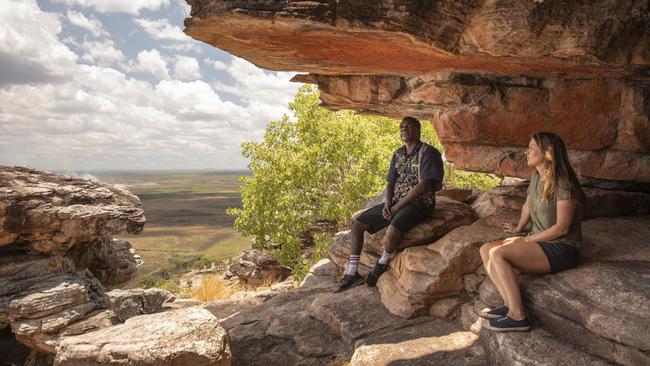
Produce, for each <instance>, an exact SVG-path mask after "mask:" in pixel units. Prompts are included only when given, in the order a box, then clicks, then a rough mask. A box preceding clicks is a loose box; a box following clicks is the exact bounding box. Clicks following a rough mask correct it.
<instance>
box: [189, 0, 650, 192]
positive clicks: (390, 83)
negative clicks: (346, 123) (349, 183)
mask: <svg viewBox="0 0 650 366" xmlns="http://www.w3.org/2000/svg"><path fill="white" fill-rule="evenodd" d="M189 2H190V4H191V5H192V12H191V18H189V19H187V20H186V23H185V24H186V29H185V32H186V33H187V34H188V35H190V36H192V37H194V38H196V39H198V40H202V41H204V42H207V43H209V44H212V45H214V46H216V47H219V48H221V49H224V50H226V51H228V52H230V53H232V54H234V55H236V56H239V57H242V58H245V59H246V60H248V61H250V62H252V63H254V64H256V65H258V66H260V67H264V68H268V69H272V70H287V71H303V72H307V73H308V74H306V75H297V76H296V77H295V78H294V80H296V81H301V82H308V83H315V84H318V86H319V88H320V90H321V99H322V102H323V105H324V106H326V107H328V108H331V109H353V110H357V111H359V112H361V113H372V114H381V115H386V116H392V117H403V116H405V115H414V116H416V117H420V118H424V119H428V120H430V121H431V122H432V123H433V125H434V127H435V128H436V130H437V131H438V133H439V136H440V139H441V142H442V143H443V145H444V147H445V149H446V151H445V155H446V157H447V158H448V159H449V160H451V161H453V162H454V163H455V164H456V166H457V167H458V168H460V169H465V170H474V171H482V172H492V173H496V174H498V175H507V176H518V177H523V178H528V177H529V176H530V173H531V170H530V169H529V168H527V167H526V164H525V160H524V159H523V148H525V146H526V145H527V144H528V141H529V139H530V134H531V133H533V132H536V131H540V130H550V131H553V132H556V133H558V134H560V135H561V136H562V137H563V138H564V139H565V141H566V143H567V146H568V148H569V149H570V150H571V151H570V159H571V160H572V163H573V164H574V167H575V168H576V170H577V171H578V173H579V174H580V175H581V176H582V178H583V180H584V182H585V183H589V184H592V185H600V186H604V185H612V184H615V185H618V186H619V187H620V186H622V185H627V186H628V187H630V186H634V187H635V189H637V190H638V189H642V190H646V191H647V190H648V189H649V188H648V185H647V184H645V183H648V182H650V155H649V152H650V145H649V144H648V141H650V119H649V118H650V117H649V116H650V89H649V85H650V72H649V70H650V4H649V3H648V2H646V1H626V0H598V1H588V2H584V1H577V0H572V1H550V0H549V1H543V0H540V1H537V0H536V1H533V0H523V1H520V0H499V1H455V0H441V1H410V0H407V1H367V0H366V1H364V0H339V1H330V0H319V1H234V0H232V1H227V0H192V1H189ZM611 181H615V182H618V183H615V182H611ZM639 182H641V183H644V184H638V183H639Z"/></svg>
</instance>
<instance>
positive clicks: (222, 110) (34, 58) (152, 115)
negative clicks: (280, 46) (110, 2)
mask: <svg viewBox="0 0 650 366" xmlns="http://www.w3.org/2000/svg"><path fill="white" fill-rule="evenodd" d="M74 3H75V4H77V3H78V4H81V2H80V1H75V2H74ZM86 4H90V2H87V3H86ZM0 6H2V9H3V12H1V13H0V21H2V22H3V25H4V26H3V27H2V28H1V29H0V63H1V65H0V70H2V71H1V72H2V73H3V78H1V79H0V81H1V82H2V84H0V164H3V165H4V164H7V165H14V164H21V165H30V166H33V167H35V168H39V169H57V170H58V169H68V170H79V169H146V168H151V169H165V168H167V169H173V168H207V167H213V168H243V167H245V164H246V161H245V159H244V158H243V157H242V156H241V151H240V144H241V143H242V142H244V141H250V140H259V139H260V138H261V137H262V134H263V129H264V126H265V125H266V123H268V122H269V121H271V120H274V119H278V118H280V117H281V116H282V114H284V113H287V112H288V110H287V107H286V102H287V101H288V98H290V97H291V95H293V93H295V89H297V87H298V86H299V85H298V84H295V83H289V82H288V81H287V80H288V77H290V74H287V73H270V72H265V71H263V70H259V69H257V68H255V67H251V65H250V64H248V63H245V62H244V61H242V60H238V59H233V60H232V61H230V62H227V63H223V62H222V63H221V64H218V63H216V62H214V61H206V62H205V65H203V66H207V65H211V66H212V67H214V68H219V67H221V68H222V70H223V71H224V72H226V73H229V74H230V75H232V76H233V77H234V78H241V80H237V81H236V82H235V84H234V85H227V84H223V83H219V82H214V83H212V82H211V83H212V85H211V84H209V83H206V82H204V81H202V80H193V79H198V78H201V77H204V78H206V79H210V78H211V76H212V75H214V74H215V73H216V72H215V71H214V70H211V68H208V67H205V68H204V70H203V71H204V75H201V74H200V67H199V63H198V62H197V60H196V59H195V58H191V57H175V56H167V57H166V56H165V55H164V54H161V52H164V51H159V50H158V49H160V47H161V45H160V44H155V43H154V44H152V45H151V46H150V47H151V48H152V49H149V50H145V51H142V52H140V53H139V54H138V55H137V57H136V58H135V59H134V60H129V61H127V60H125V59H126V56H125V55H124V54H123V53H122V51H121V50H119V49H118V48H117V47H116V46H115V45H114V44H113V42H112V41H111V40H103V41H97V40H94V39H93V38H90V40H89V39H88V38H89V37H88V38H86V39H84V41H81V40H80V38H79V37H76V36H75V34H70V32H69V28H68V27H66V29H65V30H64V31H63V33H61V31H62V28H61V21H65V19H70V16H67V17H61V16H57V15H56V14H52V13H46V12H43V11H41V10H40V9H39V8H38V6H37V5H36V3H35V2H34V1H33V0H32V1H30V0H24V1H22V0H21V1H11V0H0ZM64 12H65V13H66V14H65V15H68V14H67V12H66V11H64ZM70 15H72V14H70ZM73 17H74V15H73ZM86 19H89V20H92V19H94V18H93V17H92V16H89V15H88V13H86ZM102 19H103V18H102ZM100 24H101V23H100ZM104 25H105V27H106V28H105V29H106V30H111V25H112V23H111V22H109V21H105V24H104ZM86 29H87V28H86ZM76 30H77V29H75V31H76ZM63 40H65V41H63ZM166 41H170V40H168V39H167V40H166ZM127 42H128V39H127ZM175 42H179V43H185V41H175ZM68 45H70V47H71V48H72V50H75V51H77V52H80V54H81V55H82V56H81V58H79V57H78V56H77V55H76V54H75V53H74V52H72V51H71V49H70V48H68ZM120 45H121V44H120ZM126 46H127V47H131V46H132V45H128V44H127V45H126ZM136 46H137V45H136ZM156 48H158V49H156ZM124 49H125V50H126V49H127V48H124ZM215 52H216V51H215ZM80 60H81V61H83V63H81V62H79V61H80ZM86 62H88V63H92V65H87V64H85V63H86ZM125 64H126V65H128V69H129V71H141V72H145V73H147V74H151V75H153V78H155V80H154V81H153V82H150V81H146V80H140V79H139V77H140V76H142V75H139V74H126V73H125V72H124V70H122V69H120V68H123V67H124V65H125ZM6 65H14V68H13V69H12V68H6V67H5V66H6ZM24 65H26V66H24ZM170 66H172V70H171V72H172V73H173V74H174V76H175V77H179V78H180V77H183V78H185V79H188V80H175V79H171V78H170ZM20 67H22V69H21V68H20ZM39 68H40V69H39ZM6 70H10V71H9V72H7V71H6ZM15 70H19V71H20V70H22V71H23V74H22V75H24V77H23V78H22V79H21V78H16V77H14V78H13V79H9V78H5V73H8V74H12V75H13V74H14V72H15ZM35 70H36V71H38V70H41V71H42V73H41V74H42V75H41V74H38V75H40V76H39V77H38V78H35V77H34V74H35V73H36V72H35ZM210 72H212V75H211V74H210ZM220 74H221V73H220ZM27 76H29V77H27ZM54 79H55V80H54ZM146 79H147V80H151V77H147V78H146ZM37 83H38V85H36V84H37ZM274 83H280V84H285V85H274ZM269 85H272V86H269ZM217 87H219V88H217ZM267 87H268V88H269V89H268V90H266V91H264V90H254V89H255V88H267ZM222 91H228V92H229V93H232V94H234V95H235V96H237V97H238V100H236V103H235V102H232V101H231V99H228V98H230V97H231V96H230V95H227V96H226V97H227V98H226V97H224V95H225V93H223V92H222ZM265 93H266V94H270V95H266V96H264V94H265Z"/></svg>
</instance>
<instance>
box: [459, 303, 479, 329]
mask: <svg viewBox="0 0 650 366" xmlns="http://www.w3.org/2000/svg"><path fill="white" fill-rule="evenodd" d="M481 319H482V318H480V317H479V316H478V313H477V312H476V306H475V304H474V303H473V302H471V301H470V302H467V303H464V304H463V305H462V306H461V307H460V324H461V325H462V326H463V329H465V330H469V331H471V332H473V333H479V331H480V328H481Z"/></svg>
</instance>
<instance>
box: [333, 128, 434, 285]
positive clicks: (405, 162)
mask: <svg viewBox="0 0 650 366" xmlns="http://www.w3.org/2000/svg"><path fill="white" fill-rule="evenodd" d="M420 128H421V124H420V121H418V120H417V119H416V118H414V117H405V118H404V119H403V120H402V122H401V123H400V125H399V129H400V137H401V139H402V141H404V146H402V147H400V148H399V149H397V150H395V152H394V153H393V158H392V160H391V162H390V168H389V169H388V176H387V178H386V189H385V190H384V203H380V204H378V205H376V206H373V207H371V208H369V209H367V210H365V211H363V212H361V213H360V214H359V215H358V216H357V217H355V218H353V219H352V223H351V225H350V229H351V231H352V245H351V250H350V261H349V263H348V270H347V273H346V275H345V277H343V280H342V281H341V284H340V286H339V287H338V288H337V289H336V291H334V292H341V291H345V290H347V289H350V288H352V287H355V286H358V285H360V284H361V283H363V282H364V278H363V277H362V276H360V275H359V274H358V273H357V266H358V264H359V258H360V256H361V249H362V248H363V234H364V232H365V231H368V232H369V233H371V234H374V233H376V232H378V231H379V230H381V229H383V228H385V227H386V226H388V229H387V230H386V236H385V237H384V253H383V254H382V256H381V258H379V260H378V261H377V264H375V266H374V268H373V269H372V270H371V271H370V273H368V276H366V278H365V282H366V284H367V285H368V286H375V284H376V283H377V280H378V279H379V276H381V275H382V273H384V272H385V271H386V270H387V269H388V261H389V260H390V259H391V258H392V257H393V256H394V255H395V253H396V250H397V248H398V246H399V242H400V239H401V238H402V235H403V234H404V233H406V232H407V231H408V230H409V229H410V228H412V227H413V226H415V225H416V224H418V223H419V222H421V221H422V220H423V219H425V218H426V217H427V215H429V213H430V211H431V210H433V209H434V207H435V203H436V201H435V191H436V190H437V188H439V187H441V186H442V178H443V176H444V169H443V164H442V157H441V155H440V152H439V151H438V150H437V149H436V148H434V147H433V146H431V145H428V144H426V143H424V142H422V141H420Z"/></svg>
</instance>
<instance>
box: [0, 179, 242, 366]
mask: <svg viewBox="0 0 650 366" xmlns="http://www.w3.org/2000/svg"><path fill="white" fill-rule="evenodd" d="M144 225H145V217H144V212H143V210H142V207H141V203H140V200H139V199H138V197H137V196H135V195H133V194H131V193H129V192H128V190H126V189H125V188H124V187H122V186H112V185H107V184H104V183H100V182H97V181H92V180H88V179H79V178H71V177H68V176H62V175H57V174H52V173H49V172H43V171H37V170H34V169H29V168H24V167H2V166H0V330H2V333H1V335H0V337H1V338H2V340H1V341H0V344H2V345H3V350H2V353H0V361H2V363H3V364H4V363H5V361H6V362H15V361H19V360H21V357H22V358H24V357H25V355H24V354H23V353H24V351H25V352H30V351H31V353H30V354H29V356H28V359H27V362H26V363H27V364H52V363H54V364H57V365H91V364H109V363H115V362H122V361H123V360H127V361H129V364H131V365H160V364H177V365H180V364H188V365H189V364H192V365H201V364H204V365H208V364H210V365H214V364H220V365H221V364H223V365H225V364H230V345H229V338H228V335H227V333H226V332H225V331H224V330H223V328H221V327H220V325H219V322H218V320H217V319H216V318H215V317H214V316H213V315H211V314H210V313H209V312H207V311H204V310H200V309H178V310H174V311H169V312H166V313H165V315H162V316H159V315H157V314H153V315H143V314H152V313H158V312H160V311H163V310H165V304H167V303H169V302H171V301H174V296H173V295H172V294H171V293H169V292H167V291H164V290H159V289H149V290H128V291H125V290H113V291H108V289H110V288H115V287H119V286H121V285H123V284H125V283H126V282H128V281H129V280H130V279H132V278H133V277H134V276H135V274H136V262H135V258H134V256H133V254H132V253H131V251H130V250H129V249H130V248H131V246H130V244H129V243H128V242H126V241H124V240H118V239H114V238H112V235H117V234H122V233H134V234H136V233H139V232H140V231H142V229H143V227H144ZM7 329H9V330H10V332H7ZM145 335H146V336H145ZM192 337H195V338H192ZM15 341H18V342H19V343H20V344H16V343H15ZM5 346H6V348H7V349H4V348H5ZM24 346H26V347H28V350H25V349H24ZM8 349H14V350H24V351H16V352H15V353H10V352H6V351H7V350H8ZM143 350H144V352H143ZM5 357H7V358H6V359H5Z"/></svg>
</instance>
